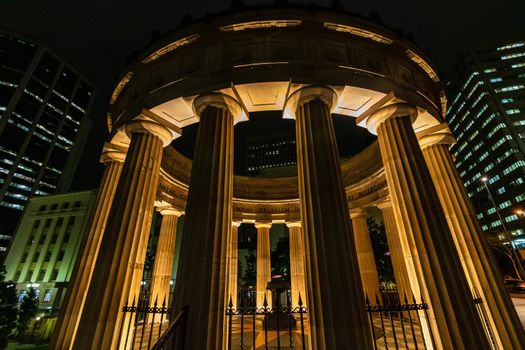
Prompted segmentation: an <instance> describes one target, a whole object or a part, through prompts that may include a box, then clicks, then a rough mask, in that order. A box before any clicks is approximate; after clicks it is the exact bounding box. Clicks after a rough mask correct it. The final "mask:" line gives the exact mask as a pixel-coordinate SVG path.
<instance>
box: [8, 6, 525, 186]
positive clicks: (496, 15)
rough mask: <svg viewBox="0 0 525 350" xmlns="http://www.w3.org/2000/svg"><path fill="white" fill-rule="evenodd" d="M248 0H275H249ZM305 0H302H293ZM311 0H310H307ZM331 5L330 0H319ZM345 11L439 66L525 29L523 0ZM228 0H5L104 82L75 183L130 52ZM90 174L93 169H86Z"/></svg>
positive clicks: (11, 21)
mask: <svg viewBox="0 0 525 350" xmlns="http://www.w3.org/2000/svg"><path fill="white" fill-rule="evenodd" d="M244 2H245V4H247V5H250V4H259V3H268V2H270V1H253V0H245V1H244ZM291 2H292V3H300V2H305V1H291ZM309 2H311V1H306V3H309ZM316 3H317V4H321V5H330V3H331V1H316ZM343 3H344V4H345V8H346V10H348V11H351V12H355V13H359V14H362V15H368V14H369V13H370V12H371V11H376V12H378V13H379V15H380V17H381V19H382V20H383V22H384V23H385V24H386V25H387V26H389V27H391V28H404V29H405V30H407V31H410V32H412V34H413V37H414V39H415V41H416V42H417V43H418V44H419V46H420V47H421V48H423V49H424V50H425V51H426V52H427V53H428V54H429V55H430V57H431V59H432V61H433V62H434V64H435V65H436V66H437V68H438V69H439V70H440V71H446V70H447V68H448V66H449V65H450V64H451V61H452V60H453V58H454V57H455V54H456V52H457V51H458V50H459V49H460V48H462V47H464V46H466V45H471V46H473V47H491V46H495V45H498V44H499V43H501V42H505V41H510V40H514V39H516V38H518V37H521V38H523V37H524V36H525V0H497V1H496V0H442V1H431V0H361V1H358V0H343ZM230 4H231V0H204V1H203V0H191V1H188V0H186V1H180V0H177V1H158V0H148V1H146V0H142V1H139V0H126V1H122V0H104V1H103V0H95V1H78V0H0V25H1V26H4V27H6V28H8V29H11V30H15V31H17V32H20V33H22V34H27V35H30V36H33V37H36V38H39V39H40V40H41V41H43V42H45V43H46V44H47V45H48V46H49V47H50V48H51V49H52V50H54V51H55V52H56V53H57V54H59V55H60V56H62V57H63V58H65V59H66V60H67V61H68V62H69V63H70V64H72V65H73V66H74V67H76V68H77V69H78V70H79V71H81V72H82V73H83V74H84V75H85V76H86V78H88V79H89V80H91V81H92V82H93V83H94V84H96V85H97V86H98V88H99V90H98V92H99V93H98V96H97V100H96V103H95V106H94V109H93V127H92V132H91V135H90V138H89V139H88V144H87V146H86V147H87V150H86V152H85V155H84V157H83V159H82V160H81V164H80V169H79V172H80V173H81V174H83V175H82V176H78V179H77V181H75V182H74V187H75V189H84V188H94V187H97V185H98V177H99V175H100V171H101V168H100V167H99V166H98V165H97V160H98V157H99V155H100V149H101V147H102V142H103V141H104V133H105V132H106V131H105V128H106V122H105V115H106V113H105V107H106V105H107V97H108V95H109V94H110V91H111V89H112V87H113V84H114V82H115V80H116V76H117V75H118V74H119V73H120V72H121V71H122V70H123V68H124V65H125V62H126V57H127V56H128V55H129V54H130V52H132V51H134V50H137V49H140V48H142V47H144V46H145V45H146V44H147V43H148V42H149V39H150V37H151V34H152V33H153V32H154V31H155V30H158V31H160V32H161V33H163V32H165V31H167V30H169V29H171V28H174V27H176V26H177V25H178V24H179V23H180V20H181V18H182V17H183V16H184V15H185V14H187V13H189V14H191V15H192V16H193V17H194V18H197V17H201V16H203V15H204V14H205V13H207V12H218V11H221V10H225V9H227V8H228V7H229V6H230ZM86 174H89V176H86Z"/></svg>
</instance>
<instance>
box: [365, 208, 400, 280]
mask: <svg viewBox="0 0 525 350" xmlns="http://www.w3.org/2000/svg"><path fill="white" fill-rule="evenodd" d="M367 224H368V232H369V234H370V240H371V241H372V249H373V251H374V257H375V260H376V265H377V272H378V274H379V280H380V281H381V282H393V281H394V280H395V279H394V269H393V267H392V261H391V258H390V249H389V248H388V243H387V239H386V231H385V225H384V224H383V223H380V224H379V223H377V222H376V221H375V220H374V219H373V218H368V220H367Z"/></svg>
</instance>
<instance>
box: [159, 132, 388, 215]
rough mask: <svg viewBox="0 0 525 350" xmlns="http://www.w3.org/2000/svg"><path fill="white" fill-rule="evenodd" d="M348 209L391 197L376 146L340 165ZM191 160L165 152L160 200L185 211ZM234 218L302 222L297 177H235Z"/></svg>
mask: <svg viewBox="0 0 525 350" xmlns="http://www.w3.org/2000/svg"><path fill="white" fill-rule="evenodd" d="M341 172H342V177H343V184H344V186H345V189H346V193H347V197H348V204H349V208H350V209H351V208H357V207H370V206H374V205H375V204H376V203H377V202H380V201H382V200H384V199H385V198H386V196H387V195H388V189H387V186H386V179H385V175H384V170H383V167H382V163H381V158H380V154H379V147H378V145H377V142H374V143H373V144H371V145H370V146H368V147H367V148H366V149H365V150H363V151H362V152H360V153H359V154H357V155H355V156H354V157H352V158H350V159H347V160H344V161H343V162H342V163H341ZM190 173H191V160H190V159H188V158H186V157H184V156H183V155H182V154H180V153H179V152H178V151H177V150H175V149H173V148H171V147H167V148H165V149H164V155H163V159H162V168H161V175H160V182H159V187H158V190H157V200H159V201H162V202H165V203H169V204H170V205H172V206H173V207H174V208H176V209H177V210H180V211H185V208H186V200H187V197H188V182H189V177H190ZM233 183H234V187H233V218H234V220H235V221H246V222H254V221H257V222H272V221H273V222H284V221H286V222H295V221H300V204H299V193H298V188H297V177H295V176H292V177H281V178H261V177H259V178H258V177H247V176H234V180H233Z"/></svg>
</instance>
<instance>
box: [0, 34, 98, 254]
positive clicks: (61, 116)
mask: <svg viewBox="0 0 525 350" xmlns="http://www.w3.org/2000/svg"><path fill="white" fill-rule="evenodd" d="M93 96H94V87H93V86H92V85H91V84H90V83H89V82H88V81H87V80H86V79H84V78H83V77H82V76H81V75H80V74H79V73H77V72H76V71H75V70H73V69H72V68H71V67H70V66H68V65H67V64H65V63H64V61H62V60H61V59H60V58H58V57H56V56H55V55H54V54H52V53H51V52H50V51H49V50H48V49H47V48H45V47H44V46H42V45H38V44H35V43H33V42H31V41H28V40H26V39H24V38H22V37H20V36H19V35H17V34H14V33H9V32H6V31H0V211H1V213H0V214H2V215H0V216H2V217H4V218H10V220H11V221H15V222H14V224H16V220H14V219H13V218H15V217H18V216H19V215H20V214H21V211H22V210H23V209H24V208H25V205H26V203H27V200H28V199H29V198H30V197H32V196H34V195H47V194H51V193H55V192H65V191H67V190H68V187H69V184H70V181H71V178H72V177H73V172H74V170H75V168H76V163H77V162H78V156H76V157H74V156H71V157H70V156H69V155H70V154H71V153H72V152H73V146H74V145H78V146H77V147H76V148H77V149H76V150H75V152H74V153H75V154H78V152H80V151H81V150H79V149H78V148H81V147H82V145H83V143H84V140H85V137H86V136H87V128H88V126H89V121H88V120H87V118H86V114H87V113H88V110H89V108H90V105H91V103H92V100H93ZM75 158H76V159H75ZM63 174H64V176H62V175H63ZM0 221H4V220H2V219H0ZM10 224H11V225H10V226H11V227H12V226H13V225H14V224H13V223H12V222H11V223H10ZM3 231H5V230H3ZM6 233H8V232H6ZM6 235H7V236H9V235H8V234H6ZM8 242H9V240H2V241H0V250H5V248H6V246H7V243H8Z"/></svg>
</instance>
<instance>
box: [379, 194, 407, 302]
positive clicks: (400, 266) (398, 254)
mask: <svg viewBox="0 0 525 350" xmlns="http://www.w3.org/2000/svg"><path fill="white" fill-rule="evenodd" d="M377 207H378V208H379V209H381V212H382V213H383V222H384V225H385V233H386V240H387V243H388V249H389V251H390V259H391V260H392V267H393V268H394V277H395V278H396V286H397V292H398V294H399V300H400V301H401V302H402V303H404V302H405V298H406V300H407V301H409V302H412V295H413V294H412V289H411V288H410V280H409V278H408V271H407V261H408V265H409V264H410V261H411V260H412V255H407V256H405V255H404V254H403V248H402V247H401V240H400V238H399V233H398V231H397V228H396V219H395V217H394V211H393V210H392V201H391V200H390V198H389V199H387V200H386V201H384V202H381V203H379V204H378V205H377Z"/></svg>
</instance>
